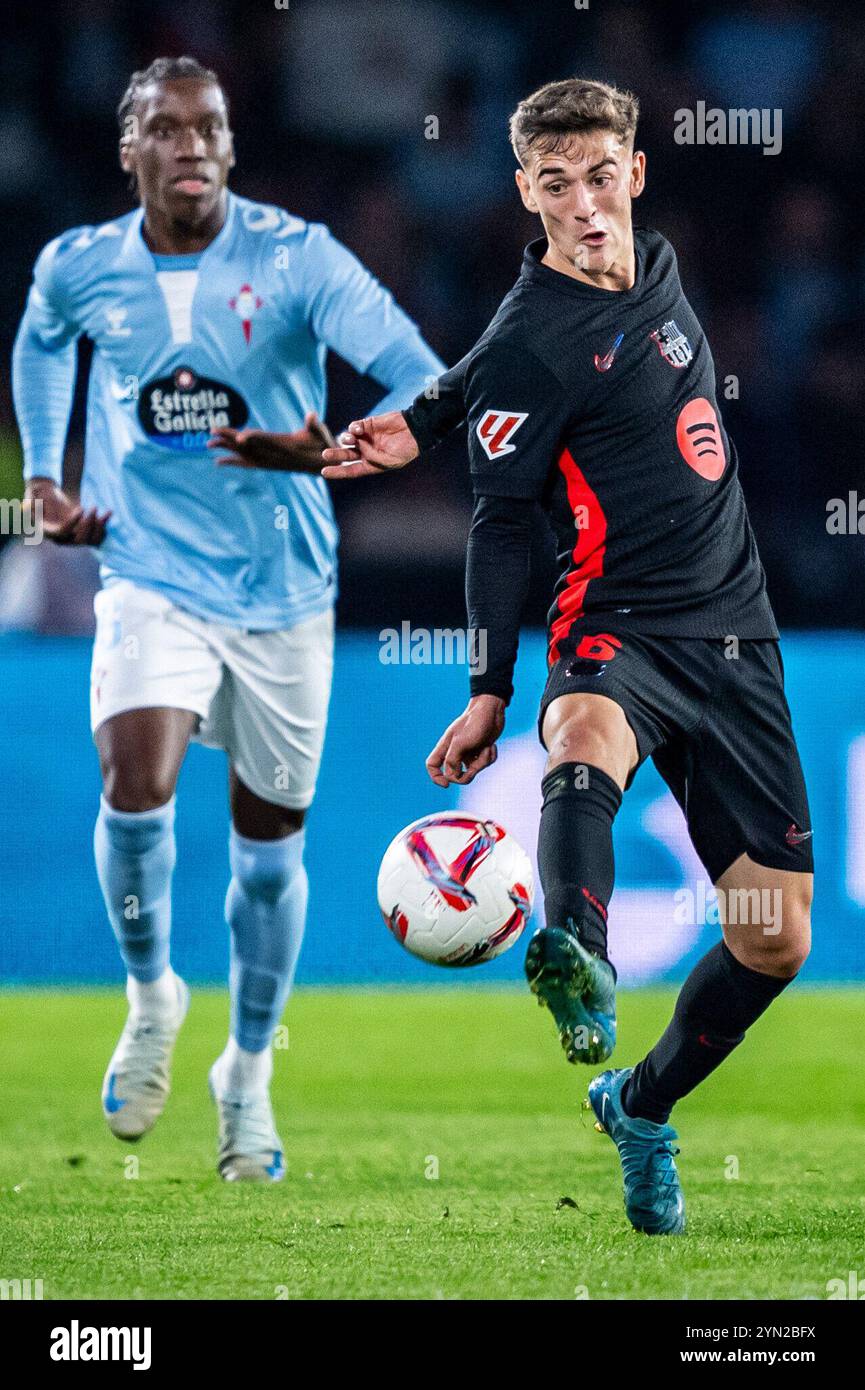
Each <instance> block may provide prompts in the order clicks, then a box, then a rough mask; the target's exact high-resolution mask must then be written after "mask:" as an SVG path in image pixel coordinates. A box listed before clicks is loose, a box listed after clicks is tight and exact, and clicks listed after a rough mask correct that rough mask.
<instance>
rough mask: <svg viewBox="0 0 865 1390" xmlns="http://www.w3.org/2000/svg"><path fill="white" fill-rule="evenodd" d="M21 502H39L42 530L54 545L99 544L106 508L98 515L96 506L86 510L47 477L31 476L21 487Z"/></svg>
mask: <svg viewBox="0 0 865 1390" xmlns="http://www.w3.org/2000/svg"><path fill="white" fill-rule="evenodd" d="M24 500H25V502H41V504H42V534H43V535H44V536H45V538H46V539H47V540H49V541H54V543H55V545H101V544H102V542H103V541H104V539H105V527H106V525H107V523H108V519H109V517H110V516H111V513H110V512H103V513H102V514H101V515H100V513H99V512H98V511H97V509H96V507H91V508H90V510H89V511H87V512H86V511H85V510H84V508H83V507H82V506H81V505H80V504H79V503H78V502H73V501H72V498H71V497H67V495H66V493H65V492H64V491H63V489H62V488H59V487H58V486H57V484H56V483H55V482H54V481H53V479H51V478H31V479H30V480H29V482H28V483H27V487H26V489H25V491H24Z"/></svg>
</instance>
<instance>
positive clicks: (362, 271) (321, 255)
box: [302, 223, 445, 415]
mask: <svg viewBox="0 0 865 1390" xmlns="http://www.w3.org/2000/svg"><path fill="white" fill-rule="evenodd" d="M302 276H303V282H302V283H303V294H304V297H305V299H306V303H307V309H308V314H309V324H310V328H311V330H312V333H313V336H314V337H315V338H316V339H317V340H318V341H319V342H321V343H324V344H325V346H326V347H328V348H331V349H332V350H333V351H334V352H336V353H338V354H339V356H340V357H342V358H344V359H345V361H346V362H348V363H349V364H350V365H351V366H352V367H354V368H355V370H356V371H358V372H360V373H361V374H362V375H364V376H371V377H373V378H374V380H376V381H377V382H379V384H380V385H381V386H384V387H386V388H387V395H386V396H384V397H383V398H382V400H380V401H379V402H378V404H377V405H376V406H375V407H374V408H373V410H372V411H371V412H370V413H371V414H374V415H383V414H385V412H387V411H389V410H401V409H402V408H403V407H404V406H407V405H409V404H410V403H411V402H412V401H413V400H414V398H415V396H417V395H418V394H419V393H420V392H421V391H422V390H424V388H425V387H426V386H428V385H429V384H430V382H431V381H435V380H436V378H437V377H439V376H440V375H441V373H442V372H443V371H444V370H445V366H444V363H443V362H442V361H441V359H440V358H439V357H437V356H436V354H435V353H434V352H433V351H432V349H431V348H429V347H428V346H427V344H426V343H425V342H424V340H423V338H422V337H421V334H420V330H419V329H418V327H417V324H416V323H414V322H413V320H412V319H410V318H409V316H408V314H406V313H405V312H404V311H403V310H402V309H401V308H400V307H399V305H398V304H397V303H396V301H395V300H394V298H393V295H392V294H391V293H390V292H389V291H388V290H386V289H385V288H384V286H383V285H381V284H380V283H379V282H378V280H376V279H375V277H374V276H373V275H371V274H370V272H369V271H368V270H367V269H366V268H365V267H364V266H363V265H362V264H361V262H360V261H359V260H358V258H357V256H355V255H353V253H352V252H351V251H349V249H348V247H346V246H343V244H342V242H340V241H338V240H337V238H336V237H335V236H333V235H332V234H331V232H330V231H329V230H328V229H327V227H325V226H324V225H323V224H321V223H311V224H310V226H309V227H308V229H307V232H306V236H305V238H304V247H303V261H302Z"/></svg>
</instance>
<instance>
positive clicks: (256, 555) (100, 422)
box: [14, 58, 442, 1181]
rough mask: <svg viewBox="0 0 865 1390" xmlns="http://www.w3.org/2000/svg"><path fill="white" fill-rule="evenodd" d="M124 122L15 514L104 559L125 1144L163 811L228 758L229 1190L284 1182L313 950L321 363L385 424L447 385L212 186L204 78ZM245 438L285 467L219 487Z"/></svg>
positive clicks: (225, 161) (389, 323) (53, 348)
mask: <svg viewBox="0 0 865 1390" xmlns="http://www.w3.org/2000/svg"><path fill="white" fill-rule="evenodd" d="M119 116H120V121H121V143H120V159H121V164H122V166H123V168H124V169H125V170H127V172H128V173H129V174H130V175H131V177H132V179H133V183H134V186H135V187H136V188H137V191H138V195H139V198H140V202H141V207H140V208H139V209H138V210H137V211H134V212H132V213H130V214H128V215H127V216H125V217H121V218H119V219H118V220H116V221H113V222H107V223H104V224H103V225H101V226H96V227H79V228H76V229H74V230H73V231H70V232H67V233H65V234H64V235H62V236H60V237H58V238H57V239H56V240H55V241H52V242H51V243H50V244H49V245H48V246H47V247H46V248H45V250H44V251H43V252H42V254H41V255H40V257H39V259H38V261H37V263H36V269H35V273H34V283H33V286H32V288H31V291H30V296H29V299H28V303H27V308H26V312H25V314H24V317H23V320H22V323H21V327H20V330H19V333H18V337H17V340H16V344H15V352H14V393H15V405H16V411H17V415H18V422H19V427H20V431H21V438H22V443H23V448H24V456H25V473H26V477H27V480H28V481H27V494H28V496H29V497H31V498H33V499H34V500H37V501H39V502H41V504H42V509H43V520H44V528H45V532H46V534H47V535H48V536H49V537H50V538H52V539H53V540H54V541H56V542H59V543H61V544H83V545H92V546H97V547H98V554H99V558H100V561H101V575H102V582H103V587H102V589H101V590H100V592H99V593H98V595H97V597H96V605H95V606H96V616H97V633H96V641H95V645H94V652H93V667H92V682H91V722H92V727H93V732H94V739H95V742H96V745H97V748H98V751H99V757H100V762H101V766H102V774H103V784H104V785H103V795H102V799H101V805H100V810H99V817H98V820H97V824H96V835H95V851H96V864H97V869H98V874H99V882H100V884H101V887H102V892H103V895H104V898H105V905H106V908H107V911H108V916H109V918H110V921H111V925H112V927H113V929H114V932H115V935H116V937H117V941H118V944H119V946H120V952H121V955H122V957H123V961H124V963H125V966H126V970H127V976H128V983H127V996H128V999H129V1018H128V1021H127V1024H126V1027H125V1028H124V1031H123V1033H122V1035H121V1038H120V1041H119V1043H118V1046H117V1048H116V1050H115V1052H114V1055H113V1057H112V1058H111V1061H110V1063H109V1065H108V1070H107V1072H106V1076H105V1082H104V1086H103V1109H104V1112H105V1116H106V1119H107V1121H108V1124H109V1126H110V1128H111V1129H112V1131H113V1132H114V1133H115V1134H116V1135H118V1136H119V1137H120V1138H122V1139H124V1140H128V1139H136V1138H138V1137H140V1136H141V1135H142V1134H144V1133H146V1132H147V1131H148V1130H149V1129H151V1128H152V1126H153V1125H154V1124H155V1123H156V1120H157V1119H158V1118H159V1115H160V1114H161V1113H162V1109H163V1107H164V1105H165V1102H166V1099H167V1097H168V1092H169V1083H170V1064H171V1054H172V1050H173V1048H174V1043H175V1039H176V1037H177V1033H178V1030H179V1028H180V1025H181V1023H182V1022H183V1018H184V1015H185V1013H186V1010H187V1007H188V1002H189V991H188V989H187V987H186V985H185V984H184V982H183V981H182V980H181V979H180V978H179V977H178V976H177V975H176V974H175V973H174V972H173V970H172V968H171V964H170V957H169V944H170V928H171V879H172V872H173V869H174V861H175V842H174V789H175V783H176V779H177V775H178V772H179V770H180V766H181V763H182V761H183V758H184V756H185V753H186V749H187V747H188V744H189V741H190V739H191V738H194V739H197V740H199V741H201V742H203V743H207V744H210V745H212V746H215V747H220V748H223V749H225V751H226V753H227V755H228V760H229V780H230V801H231V816H232V827H231V838H230V847H229V854H230V865H231V875H232V876H231V882H230V886H229V889H228V895H227V898H226V906H225V913H226V919H227V922H228V926H229V928H230V935H231V973H230V993H231V1029H230V1036H229V1039H228V1043H227V1046H226V1048H225V1050H224V1052H223V1053H222V1055H221V1056H220V1057H219V1058H218V1059H217V1061H216V1062H215V1063H214V1066H213V1068H212V1069H211V1073H210V1087H211V1092H212V1094H213V1096H214V1099H215V1100H216V1102H217V1105H218V1108H219V1118H220V1126H219V1158H218V1167H219V1172H220V1173H221V1175H222V1176H223V1178H225V1179H227V1180H229V1181H236V1180H242V1179H254V1180H264V1181H267V1180H277V1179H279V1178H281V1177H282V1176H283V1172H284V1165H283V1159H282V1144H281V1142H280V1140H279V1137H278V1135H277V1132H276V1128H275V1125H274V1119H273V1112H272V1109H271V1105H270V1098H269V1084H270V1077H271V1071H272V1054H271V1045H272V1038H273V1033H274V1030H275V1028H276V1025H277V1023H278V1021H279V1019H280V1016H281V1014H282V1010H283V1007H284V1005H285V1001H286V999H287V996H288V993H289V989H290V987H291V981H292V977H293V974H294V969H295V964H296V962H297V956H298V952H299V949H300V943H301V938H302V936H303V929H304V918H305V912H306V901H307V878H306V872H305V870H304V866H303V843H304V830H303V825H304V813H305V811H306V808H307V807H308V806H309V804H310V802H311V801H312V797H313V792H314V788H315V781H316V776H317V772H318V766H319V760H320V756H321V750H322V744H323V739H324V730H325V722H326V715H327V705H328V698H329V693H330V680H331V668H332V647H333V605H334V599H335V596H336V579H335V551H336V542H337V532H336V526H335V523H334V519H333V513H332V510H331V504H330V498H329V495H328V491H327V485H326V483H325V482H323V480H322V479H321V478H320V477H319V476H316V475H317V473H318V470H319V469H320V467H321V451H322V448H323V446H324V444H325V443H326V442H327V431H326V429H325V427H324V426H322V425H321V424H320V423H319V421H320V419H321V418H323V415H324V408H325V358H326V355H327V350H328V348H332V349H333V350H334V351H336V352H337V353H339V355H340V356H341V357H343V358H345V359H346V360H347V361H348V362H349V363H351V365H352V366H353V367H355V368H356V369H357V370H358V371H359V372H362V373H366V374H369V375H371V376H372V377H374V378H375V379H376V380H377V381H379V382H380V383H381V384H382V385H383V386H384V387H385V388H386V389H387V392H388V394H387V395H386V397H385V399H384V400H383V401H381V402H380V403H379V405H378V407H377V410H378V411H379V413H380V412H382V411H385V410H388V409H398V408H400V407H401V406H403V405H408V403H409V402H410V401H411V400H412V398H413V397H414V396H415V395H417V393H418V391H419V390H420V389H421V388H422V387H423V386H424V385H425V383H427V382H428V381H430V380H432V379H434V378H435V377H436V376H438V375H439V373H440V372H441V371H442V363H441V362H440V361H439V359H438V358H437V357H436V356H435V354H434V353H432V352H431V351H430V349H429V348H428V347H427V346H426V345H425V343H424V342H423V339H422V338H421V336H420V334H419V332H418V330H417V328H416V326H415V325H414V324H413V323H412V322H411V320H410V319H408V318H407V317H406V315H405V314H404V313H403V312H402V311H401V310H400V309H399V308H398V307H397V306H396V304H395V303H394V301H393V299H392V297H391V296H390V294H388V293H387V291H385V290H384V289H383V288H382V287H381V285H379V284H378V282H377V281H376V280H375V279H374V278H373V277H372V276H371V275H370V274H369V273H368V272H367V271H366V270H365V269H364V267H363V266H362V265H361V264H360V263H359V262H358V261H357V260H356V258H355V257H354V256H353V255H352V254H351V253H350V252H349V251H348V250H346V248H345V247H344V246H342V245H341V244H340V243H339V242H338V241H336V240H335V239H334V238H333V237H332V236H331V235H330V233H329V232H328V230H327V229H326V228H325V227H324V226H321V225H317V224H308V223H306V222H304V221H302V220H301V219H300V218H298V217H293V216H291V215H290V214H289V213H286V212H284V211H282V210H281V209H279V208H275V207H270V206H266V205H264V204H261V203H254V202H250V201H249V200H247V199H245V198H240V197H237V196H235V195H234V194H232V193H230V192H229V191H228V188H227V180H228V174H229V170H230V169H231V168H232V167H233V164H234V153H233V148H232V135H231V131H230V128H229V124H228V113H227V109H226V103H225V98H224V95H223V92H222V90H221V88H220V85H219V81H218V79H217V77H216V76H215V74H214V73H212V72H210V71H209V70H207V69H205V68H203V67H201V66H200V65H199V64H198V63H197V62H196V61H195V60H194V59H191V58H181V59H157V60H156V61H155V62H154V63H153V64H151V66H150V67H149V68H148V69H147V70H146V71H144V72H140V73H136V74H134V75H133V77H132V80H131V82H130V86H129V89H128V91H127V93H126V95H125V97H124V99H123V102H122V103H121V106H120V110H119ZM82 334H86V335H87V336H88V337H90V338H91V339H92V340H93V344H94V354H93V364H92V368H91V373H90V382H89V394H88V408H87V436H86V449H85V466H84V476H83V482H82V488H81V499H82V505H81V506H80V507H79V506H75V505H74V504H73V502H72V501H71V499H70V498H68V497H67V496H66V494H65V493H64V492H63V491H62V487H61V474H62V460H63V450H64V444H65V437H66V431H67V427H68V420H69V411H70V406H71V401H72V394H73V385H74V378H75V370H76V347H75V344H76V340H77V339H78V337H79V336H81V335H82ZM245 426H250V427H251V428H252V429H253V430H255V429H261V430H265V431H278V432H280V442H281V453H282V456H284V450H285V447H286V438H287V440H288V449H289V452H290V453H292V454H293V460H294V466H295V467H297V468H299V469H300V470H301V471H300V472H293V473H285V472H278V471H269V470H268V469H267V468H266V467H256V468H252V469H249V468H246V469H242V468H240V467H234V466H228V467H217V466H215V455H214V454H213V452H208V447H207V445H208V440H209V439H211V436H213V437H214V438H215V439H217V440H219V439H233V438H235V437H236V436H235V435H234V434H233V432H234V431H238V430H241V431H242V430H243V429H244V427H245ZM224 432H227V433H224ZM241 461H242V460H241V459H240V458H239V457H238V459H237V462H241ZM281 461H282V459H281ZM304 470H308V471H304Z"/></svg>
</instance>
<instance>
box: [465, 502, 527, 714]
mask: <svg viewBox="0 0 865 1390" xmlns="http://www.w3.org/2000/svg"><path fill="white" fill-rule="evenodd" d="M534 512H535V504H534V502H532V501H515V500H514V499H513V498H501V497H478V498H477V501H476V503H475V511H474V516H473V517H472V526H471V531H470V532H469V543H468V551H467V554H466V610H467V612H468V618H469V627H470V629H471V631H472V634H473V642H472V645H473V660H472V663H471V675H470V678H469V686H470V689H471V693H472V695H499V696H500V697H501V698H502V699H503V700H504V701H505V704H507V703H508V702H509V701H510V698H511V696H512V695H513V693H514V685H513V674H514V664H515V662H516V659H517V647H518V645H519V637H520V621H521V619H522V614H523V607H524V606H525V601H526V594H527V593H528V587H529V574H530V565H531V548H532V522H533V517H534Z"/></svg>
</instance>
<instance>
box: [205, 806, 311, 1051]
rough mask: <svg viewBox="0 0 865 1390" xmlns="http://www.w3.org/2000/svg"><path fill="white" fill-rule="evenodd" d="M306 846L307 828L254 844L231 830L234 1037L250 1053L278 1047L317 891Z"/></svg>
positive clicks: (228, 906)
mask: <svg viewBox="0 0 865 1390" xmlns="http://www.w3.org/2000/svg"><path fill="white" fill-rule="evenodd" d="M303 844H304V832H303V831H302V830H299V831H297V832H296V833H295V834H294V835H289V836H287V838H285V839H283V840H248V839H247V838H246V836H245V835H238V833H237V831H236V830H235V828H234V826H232V827H231V837H230V840H229V857H230V861H231V873H232V879H231V883H230V884H229V886H228V894H227V896H226V899H225V920H226V922H227V923H228V925H229V927H230V929H231V976H230V989H231V1033H232V1037H233V1038H234V1039H235V1041H236V1042H237V1044H238V1046H240V1047H242V1048H244V1049H245V1051H247V1052H263V1051H264V1049H265V1048H267V1047H269V1046H270V1041H271V1038H272V1037H273V1032H274V1029H275V1028H276V1025H277V1024H278V1023H279V1020H280V1018H281V1017H282V1011H283V1009H284V1008H285V1001H286V999H287V998H288V995H289V991H290V989H291V983H292V980H293V979H294V968H295V966H296V965H297V957H298V955H299V954H300V943H301V942H302V940H303V929H304V925H305V923H306V902H307V897H308V894H309V885H308V880H307V877H306V869H305V868H304V866H303Z"/></svg>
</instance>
